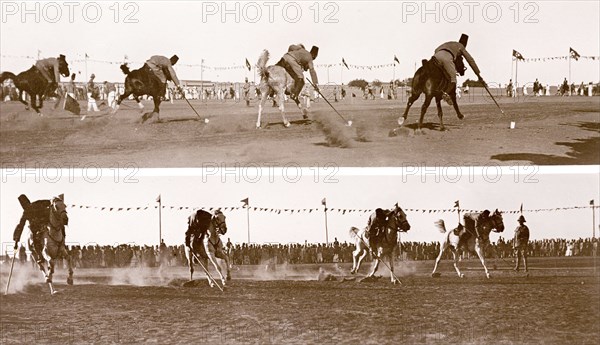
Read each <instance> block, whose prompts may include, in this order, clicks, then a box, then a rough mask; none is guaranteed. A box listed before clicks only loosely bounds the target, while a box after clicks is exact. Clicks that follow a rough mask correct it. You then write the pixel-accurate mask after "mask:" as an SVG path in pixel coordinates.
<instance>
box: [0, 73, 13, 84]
mask: <svg viewBox="0 0 600 345" xmlns="http://www.w3.org/2000/svg"><path fill="white" fill-rule="evenodd" d="M16 77H17V76H16V75H14V73H12V72H2V73H1V74H0V83H4V81H5V80H7V79H12V80H13V81H14V80H15V78H16Z"/></svg>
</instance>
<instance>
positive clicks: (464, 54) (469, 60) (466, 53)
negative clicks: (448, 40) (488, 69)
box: [461, 49, 481, 76]
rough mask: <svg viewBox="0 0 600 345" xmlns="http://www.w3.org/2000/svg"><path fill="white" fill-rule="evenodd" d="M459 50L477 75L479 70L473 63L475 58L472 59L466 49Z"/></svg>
mask: <svg viewBox="0 0 600 345" xmlns="http://www.w3.org/2000/svg"><path fill="white" fill-rule="evenodd" d="M461 52H462V54H463V56H464V57H465V59H467V62H468V63H469V66H471V68H472V69H473V72H474V73H475V74H476V75H478V76H479V74H480V73H481V72H480V71H479V67H477V64H476V63H475V60H474V59H473V57H472V56H471V54H469V52H468V51H467V50H466V49H461Z"/></svg>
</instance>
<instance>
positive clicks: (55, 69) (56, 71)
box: [52, 59, 60, 84]
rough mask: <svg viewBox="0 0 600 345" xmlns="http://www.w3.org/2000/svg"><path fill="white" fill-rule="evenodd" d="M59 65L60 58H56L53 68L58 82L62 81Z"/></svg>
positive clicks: (55, 80)
mask: <svg viewBox="0 0 600 345" xmlns="http://www.w3.org/2000/svg"><path fill="white" fill-rule="evenodd" d="M58 67H59V66H58V59H55V60H54V64H53V66H52V68H53V69H54V82H55V83H57V84H58V83H60V72H59V70H58Z"/></svg>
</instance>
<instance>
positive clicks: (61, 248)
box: [28, 197, 73, 294]
mask: <svg viewBox="0 0 600 345" xmlns="http://www.w3.org/2000/svg"><path fill="white" fill-rule="evenodd" d="M49 212H50V215H49V223H48V224H47V225H46V226H45V227H44V228H42V230H41V234H40V239H41V240H42V241H43V247H42V252H41V258H40V257H39V255H40V254H39V253H37V252H36V251H34V250H32V251H31V253H32V256H33V259H34V260H35V261H37V263H38V266H39V268H40V271H42V274H43V275H44V278H45V279H46V283H48V286H49V287H50V293H51V294H55V293H57V292H58V291H57V290H55V289H54V285H53V284H52V276H53V275H54V266H55V264H56V259H58V258H59V257H61V256H62V257H63V258H64V259H65V260H66V261H67V267H68V270H69V276H68V277H67V284H69V285H73V265H72V262H71V255H70V254H69V252H68V251H67V248H66V247H65V236H64V235H65V225H67V223H68V222H69V218H68V216H67V207H66V205H65V203H64V201H63V199H61V198H60V197H55V198H52V200H51V201H50V210H49ZM33 241H34V239H33V237H30V239H29V241H28V245H29V248H35V244H34V242H33ZM42 258H43V260H42ZM46 263H47V266H48V267H47V269H46V267H45V264H46Z"/></svg>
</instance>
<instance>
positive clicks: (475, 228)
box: [431, 210, 504, 278]
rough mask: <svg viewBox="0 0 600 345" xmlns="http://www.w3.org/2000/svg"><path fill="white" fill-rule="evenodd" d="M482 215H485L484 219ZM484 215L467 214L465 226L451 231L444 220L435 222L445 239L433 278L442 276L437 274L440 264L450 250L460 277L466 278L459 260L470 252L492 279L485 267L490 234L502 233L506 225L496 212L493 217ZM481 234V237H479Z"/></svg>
mask: <svg viewBox="0 0 600 345" xmlns="http://www.w3.org/2000/svg"><path fill="white" fill-rule="evenodd" d="M482 213H484V214H485V216H484V217H482ZM482 213H467V214H465V215H464V217H463V220H464V222H465V225H464V226H463V225H462V224H460V223H459V224H458V226H457V227H456V228H455V229H453V230H450V231H447V230H446V225H445V224H444V221H443V220H442V219H440V220H438V221H437V222H435V225H436V226H437V227H438V229H439V230H440V232H441V233H443V234H444V239H443V240H442V243H441V245H440V253H439V255H438V257H437V259H436V260H435V266H433V272H431V276H433V277H438V276H439V275H440V274H439V273H436V270H437V267H438V264H439V262H440V260H441V259H442V255H443V254H444V251H445V250H446V249H447V248H450V250H451V251H452V255H453V258H454V269H455V270H456V273H457V274H458V276H459V277H461V278H464V276H465V275H464V274H462V273H461V272H460V270H459V269H458V258H459V255H460V253H461V252H464V251H469V252H475V253H476V254H477V256H478V257H479V260H480V261H481V265H483V269H484V270H485V276H486V277H487V278H490V272H489V271H488V268H487V266H486V265H485V249H486V248H487V246H488V245H489V244H490V232H491V231H492V230H493V231H494V232H502V231H504V223H503V221H502V214H501V213H500V212H499V211H498V210H496V211H495V212H494V214H493V215H491V216H487V215H488V214H489V213H490V212H489V211H487V210H486V211H484V212H482ZM478 233H479V236H478V235H477V234H478Z"/></svg>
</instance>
